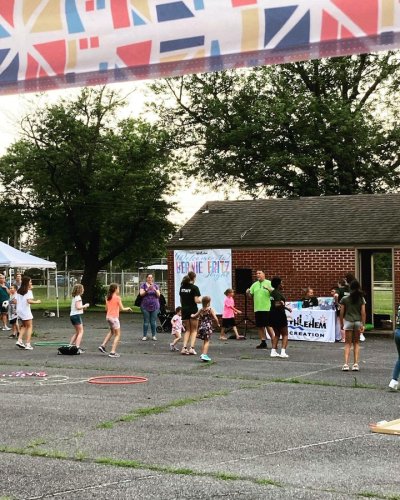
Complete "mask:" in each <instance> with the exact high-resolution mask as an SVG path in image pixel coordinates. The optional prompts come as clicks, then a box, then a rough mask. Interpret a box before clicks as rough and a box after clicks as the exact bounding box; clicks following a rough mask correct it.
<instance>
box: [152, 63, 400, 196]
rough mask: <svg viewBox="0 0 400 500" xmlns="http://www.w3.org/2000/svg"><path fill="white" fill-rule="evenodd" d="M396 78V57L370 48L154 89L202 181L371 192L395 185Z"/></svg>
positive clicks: (300, 192) (281, 189)
mask: <svg viewBox="0 0 400 500" xmlns="http://www.w3.org/2000/svg"><path fill="white" fill-rule="evenodd" d="M399 75H400V64H399V58H398V54H394V53H387V54H384V55H374V54H368V55H361V56H357V57H356V56H353V57H344V58H336V59H328V60H315V61H309V62H304V63H295V64H287V65H283V66H275V67H272V66H270V67H260V68H255V69H253V70H239V71H238V70H232V71H225V72H220V73H210V74H204V75H192V76H186V77H182V78H178V79H170V80H164V81H162V82H160V83H156V84H154V85H153V90H154V91H155V92H156V93H157V94H158V95H159V96H160V97H161V99H162V103H161V104H160V103H156V105H155V106H156V107H157V110H158V111H159V113H160V116H161V118H162V120H163V121H164V122H165V123H168V124H169V126H172V127H173V130H174V136H175V139H176V141H177V145H179V146H180V147H181V148H182V150H183V151H185V152H188V155H187V169H188V171H189V173H191V174H194V175H196V176H198V177H201V178H202V179H203V181H206V182H208V183H210V184H212V185H214V186H216V187H221V186H223V185H226V184H227V183H228V184H229V183H234V184H235V183H237V184H238V185H239V187H240V188H241V190H242V191H245V192H247V193H250V194H252V195H253V196H257V195H260V194H261V193H263V192H264V193H265V194H266V195H267V196H283V197H296V196H315V195H337V194H356V193H374V192H383V191H387V190H394V189H396V188H397V186H398V181H399V173H398V169H399V165H400V162H399V139H400V128H399V123H398V110H397V109H396V108H397V103H398V99H399V90H398V88H399V85H398V80H399ZM166 96H167V97H168V98H166ZM171 96H172V97H173V99H172V100H171Z"/></svg>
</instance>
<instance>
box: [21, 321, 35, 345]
mask: <svg viewBox="0 0 400 500" xmlns="http://www.w3.org/2000/svg"><path fill="white" fill-rule="evenodd" d="M24 336H26V340H25V343H26V344H28V345H30V343H31V337H32V320H31V319H25V320H22V325H21V328H20V329H19V336H18V342H22V341H23V338H24Z"/></svg>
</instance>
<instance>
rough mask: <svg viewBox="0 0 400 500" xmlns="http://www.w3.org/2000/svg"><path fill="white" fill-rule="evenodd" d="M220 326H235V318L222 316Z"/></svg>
mask: <svg viewBox="0 0 400 500" xmlns="http://www.w3.org/2000/svg"><path fill="white" fill-rule="evenodd" d="M222 326H223V327H224V328H232V327H233V326H236V321H235V318H222Z"/></svg>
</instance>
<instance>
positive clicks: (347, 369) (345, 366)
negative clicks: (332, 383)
mask: <svg viewBox="0 0 400 500" xmlns="http://www.w3.org/2000/svg"><path fill="white" fill-rule="evenodd" d="M349 370H350V368H349V365H347V364H345V365H343V366H342V372H348V371H349Z"/></svg>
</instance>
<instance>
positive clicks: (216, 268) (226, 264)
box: [174, 248, 232, 314]
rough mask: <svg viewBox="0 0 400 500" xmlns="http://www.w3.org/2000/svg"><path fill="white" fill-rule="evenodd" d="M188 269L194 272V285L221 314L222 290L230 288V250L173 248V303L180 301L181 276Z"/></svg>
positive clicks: (184, 274)
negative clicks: (207, 296) (208, 298)
mask: <svg viewBox="0 0 400 500" xmlns="http://www.w3.org/2000/svg"><path fill="white" fill-rule="evenodd" d="M189 271H193V272H195V273H196V285H197V286H198V287H199V289H200V293H201V295H209V296H210V297H211V306H212V307H213V309H214V310H215V312H216V313H217V314H222V310H223V305H224V298H225V295H224V292H225V290H226V289H227V288H232V251H231V249H226V248H225V249H223V250H175V251H174V279H175V305H177V306H178V305H179V304H180V303H181V301H180V297H179V288H180V284H181V281H182V278H183V277H184V276H186V274H187V273H188V272H189Z"/></svg>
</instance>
